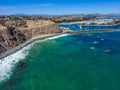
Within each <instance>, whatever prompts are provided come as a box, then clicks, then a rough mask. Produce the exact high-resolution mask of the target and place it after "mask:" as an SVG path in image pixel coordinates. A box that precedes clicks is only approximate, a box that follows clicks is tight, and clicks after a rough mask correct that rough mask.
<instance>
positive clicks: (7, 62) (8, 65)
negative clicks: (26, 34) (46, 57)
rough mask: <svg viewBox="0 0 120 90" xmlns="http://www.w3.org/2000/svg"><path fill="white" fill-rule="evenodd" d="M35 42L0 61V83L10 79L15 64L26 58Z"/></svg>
mask: <svg viewBox="0 0 120 90" xmlns="http://www.w3.org/2000/svg"><path fill="white" fill-rule="evenodd" d="M67 35H68V34H62V35H58V36H54V37H51V38H47V39H45V40H50V39H56V38H60V37H64V36H67ZM41 41H44V40H41ZM36 42H40V41H36ZM36 42H33V43H31V44H30V45H27V46H26V47H24V48H22V49H21V50H19V51H17V52H15V53H13V54H11V55H9V56H7V57H5V58H3V59H1V60H0V83H1V82H3V81H7V80H8V79H9V78H10V76H11V75H12V73H13V68H14V67H15V64H16V63H18V62H19V61H20V60H23V59H24V58H25V57H26V55H27V54H28V51H29V50H30V48H31V46H32V45H34V44H35V43H36Z"/></svg>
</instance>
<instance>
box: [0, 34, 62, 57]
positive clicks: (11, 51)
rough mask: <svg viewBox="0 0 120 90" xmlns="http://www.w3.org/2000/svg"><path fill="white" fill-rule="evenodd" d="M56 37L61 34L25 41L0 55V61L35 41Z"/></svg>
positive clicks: (46, 35)
mask: <svg viewBox="0 0 120 90" xmlns="http://www.w3.org/2000/svg"><path fill="white" fill-rule="evenodd" d="M58 35H61V34H45V35H41V36H36V37H33V38H31V39H29V40H27V41H25V42H24V43H22V44H20V45H18V46H16V47H14V48H12V49H10V50H7V51H5V52H3V53H1V54H0V59H3V58H4V57H7V56H9V55H11V54H13V53H15V52H17V51H18V50H20V49H22V48H24V47H25V46H27V45H29V44H31V43H33V42H35V41H37V40H44V39H47V38H50V37H54V36H58Z"/></svg>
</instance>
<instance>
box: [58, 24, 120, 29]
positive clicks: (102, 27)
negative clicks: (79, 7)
mask: <svg viewBox="0 0 120 90" xmlns="http://www.w3.org/2000/svg"><path fill="white" fill-rule="evenodd" d="M60 27H63V28H69V29H71V30H114V29H120V25H116V26H82V28H81V27H79V25H77V24H61V25H60Z"/></svg>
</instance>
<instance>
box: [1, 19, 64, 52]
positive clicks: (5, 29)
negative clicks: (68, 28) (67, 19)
mask: <svg viewBox="0 0 120 90" xmlns="http://www.w3.org/2000/svg"><path fill="white" fill-rule="evenodd" d="M61 32H62V30H61V29H60V28H59V26H58V25H57V24H56V23H54V22H52V21H49V20H7V21H4V22H3V21H2V22H0V53H2V52H4V51H6V50H9V49H11V48H13V47H15V46H17V45H19V44H20V43H23V42H25V41H26V40H28V39H30V38H32V37H35V36H38V35H43V34H51V33H61Z"/></svg>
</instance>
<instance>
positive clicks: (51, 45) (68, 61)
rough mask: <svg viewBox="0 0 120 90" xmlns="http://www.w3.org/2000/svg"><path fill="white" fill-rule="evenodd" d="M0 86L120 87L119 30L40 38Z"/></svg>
mask: <svg viewBox="0 0 120 90" xmlns="http://www.w3.org/2000/svg"><path fill="white" fill-rule="evenodd" d="M0 90H120V32H113V33H94V34H93V33H89V34H80V35H69V36H66V37H62V38H57V39H53V40H47V41H44V42H38V43H36V44H34V45H33V46H32V47H31V50H30V51H29V54H28V55H27V56H26V58H25V59H24V60H22V61H21V62H19V63H18V64H17V65H16V70H15V71H14V74H13V75H12V76H11V79H10V80H9V81H7V82H6V83H4V84H3V85H1V86H0Z"/></svg>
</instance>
